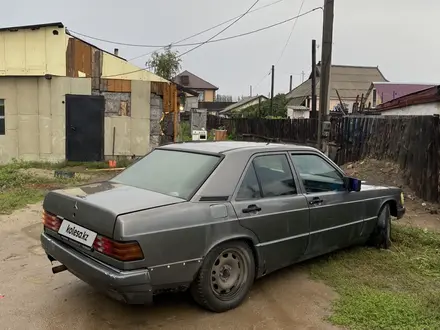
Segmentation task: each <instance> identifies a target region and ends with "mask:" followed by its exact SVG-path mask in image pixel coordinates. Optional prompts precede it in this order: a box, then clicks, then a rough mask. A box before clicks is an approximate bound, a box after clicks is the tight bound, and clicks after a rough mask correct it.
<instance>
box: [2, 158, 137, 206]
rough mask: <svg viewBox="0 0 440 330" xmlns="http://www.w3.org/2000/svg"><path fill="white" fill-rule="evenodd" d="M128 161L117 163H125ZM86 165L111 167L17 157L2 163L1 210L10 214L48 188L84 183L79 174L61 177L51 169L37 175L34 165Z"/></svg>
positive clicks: (35, 198) (101, 166)
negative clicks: (26, 160) (17, 158)
mask: <svg viewBox="0 0 440 330" xmlns="http://www.w3.org/2000/svg"><path fill="white" fill-rule="evenodd" d="M127 164H129V162H128V161H126V162H125V163H123V164H121V163H120V162H118V166H121V167H125V166H126V165H127ZM66 166H69V167H70V168H76V167H87V168H91V169H92V168H93V169H99V168H105V167H108V164H107V163H104V162H96V163H71V162H63V163H55V164H54V163H45V162H21V161H14V162H12V163H11V164H8V165H4V166H0V214H8V213H10V212H12V211H14V210H16V209H19V208H22V207H24V206H26V205H27V204H31V203H36V202H38V201H39V200H41V199H42V198H43V197H44V195H45V194H46V193H47V191H49V190H53V189H57V188H63V187H66V186H71V185H75V184H79V183H81V179H77V178H71V179H69V178H59V177H55V176H54V175H53V173H51V172H49V173H46V175H36V174H35V171H32V170H31V169H42V170H56V169H63V168H66Z"/></svg>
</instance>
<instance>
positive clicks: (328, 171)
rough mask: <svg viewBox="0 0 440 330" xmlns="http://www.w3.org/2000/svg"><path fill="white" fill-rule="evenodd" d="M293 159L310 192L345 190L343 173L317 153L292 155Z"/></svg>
mask: <svg viewBox="0 0 440 330" xmlns="http://www.w3.org/2000/svg"><path fill="white" fill-rule="evenodd" d="M291 157H292V161H293V164H294V165H295V168H296V170H297V172H298V174H299V176H300V178H301V180H302V182H303V184H304V188H305V189H306V192H307V193H308V194H311V193H317V192H326V191H343V190H345V187H344V181H343V180H342V175H341V174H340V173H339V172H338V171H337V170H336V169H335V168H334V167H333V166H331V165H330V164H329V163H327V162H326V161H325V160H324V159H322V158H321V157H319V156H317V155H292V156H291Z"/></svg>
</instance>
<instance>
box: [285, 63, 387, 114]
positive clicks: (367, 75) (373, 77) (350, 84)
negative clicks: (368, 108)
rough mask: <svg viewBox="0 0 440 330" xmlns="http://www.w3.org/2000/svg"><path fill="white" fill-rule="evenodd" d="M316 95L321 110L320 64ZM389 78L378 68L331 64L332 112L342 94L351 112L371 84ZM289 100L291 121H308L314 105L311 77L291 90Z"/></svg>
mask: <svg viewBox="0 0 440 330" xmlns="http://www.w3.org/2000/svg"><path fill="white" fill-rule="evenodd" d="M316 71H317V72H316V95H317V109H318V111H319V90H320V72H321V64H320V63H318V64H317V67H316ZM385 81H387V79H386V78H385V77H384V75H383V74H382V72H381V71H380V70H379V67H377V66H350V65H332V67H331V71H330V103H329V109H328V110H329V111H333V110H334V109H336V108H337V107H339V105H340V101H339V98H338V94H337V92H336V91H338V92H339V95H340V96H341V100H342V103H344V106H345V107H346V108H348V109H349V111H351V109H352V107H353V103H355V102H356V98H357V97H359V100H360V97H361V96H362V94H364V96H365V95H366V94H367V92H368V90H369V88H370V86H371V83H372V82H385ZM286 97H287V98H288V99H289V100H290V101H289V103H288V105H287V109H288V112H287V113H288V116H289V117H291V118H309V113H310V109H311V106H312V76H311V75H310V77H309V79H308V80H306V81H304V82H303V83H302V84H300V85H299V86H297V87H296V88H294V89H293V90H292V91H290V92H289V93H288V94H287V96H286ZM371 97H372V95H370V98H371ZM369 101H370V100H366V102H365V103H366V104H368V102H369Z"/></svg>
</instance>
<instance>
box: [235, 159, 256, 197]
mask: <svg viewBox="0 0 440 330" xmlns="http://www.w3.org/2000/svg"><path fill="white" fill-rule="evenodd" d="M258 198H261V192H260V185H259V184H258V179H257V175H256V174H255V168H254V164H251V165H250V166H249V168H248V169H247V171H246V174H245V176H244V179H243V181H242V182H241V185H240V189H239V190H238V193H237V198H236V199H237V200H251V199H258Z"/></svg>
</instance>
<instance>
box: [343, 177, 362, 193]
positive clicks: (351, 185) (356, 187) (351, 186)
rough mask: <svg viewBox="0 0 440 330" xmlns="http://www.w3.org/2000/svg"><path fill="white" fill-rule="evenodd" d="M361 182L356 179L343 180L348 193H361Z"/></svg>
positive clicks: (346, 178)
mask: <svg viewBox="0 0 440 330" xmlns="http://www.w3.org/2000/svg"><path fill="white" fill-rule="evenodd" d="M361 182H362V181H361V180H359V179H356V178H350V177H345V178H344V186H345V188H346V189H347V190H348V191H361Z"/></svg>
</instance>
